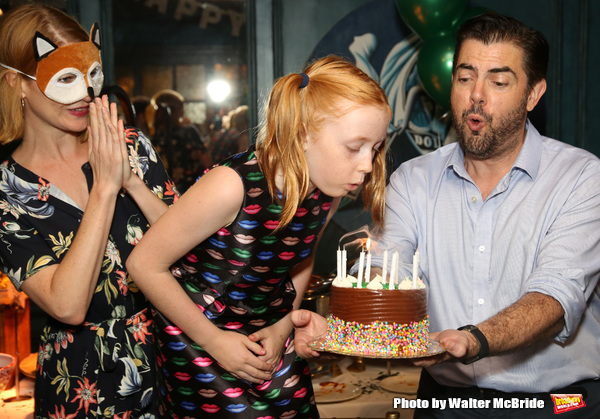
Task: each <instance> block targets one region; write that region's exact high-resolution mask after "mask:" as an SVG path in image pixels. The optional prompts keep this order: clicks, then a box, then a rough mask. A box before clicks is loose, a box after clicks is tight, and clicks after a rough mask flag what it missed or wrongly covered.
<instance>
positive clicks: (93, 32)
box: [90, 23, 102, 50]
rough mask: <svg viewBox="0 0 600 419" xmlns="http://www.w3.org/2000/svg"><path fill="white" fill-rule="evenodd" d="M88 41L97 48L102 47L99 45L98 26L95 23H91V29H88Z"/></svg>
mask: <svg viewBox="0 0 600 419" xmlns="http://www.w3.org/2000/svg"><path fill="white" fill-rule="evenodd" d="M90 41H91V42H92V43H93V44H94V45H96V47H97V48H98V49H99V50H100V49H102V47H101V46H100V27H99V26H98V24H97V23H94V24H93V25H92V29H91V30H90Z"/></svg>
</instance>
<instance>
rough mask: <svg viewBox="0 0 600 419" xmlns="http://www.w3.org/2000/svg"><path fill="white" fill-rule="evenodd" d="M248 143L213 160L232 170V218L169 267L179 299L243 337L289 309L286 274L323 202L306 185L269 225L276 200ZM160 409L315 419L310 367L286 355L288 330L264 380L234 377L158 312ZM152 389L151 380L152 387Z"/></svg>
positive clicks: (308, 244) (304, 249) (323, 213)
mask: <svg viewBox="0 0 600 419" xmlns="http://www.w3.org/2000/svg"><path fill="white" fill-rule="evenodd" d="M253 150H254V147H251V148H250V149H249V150H248V151H246V152H245V153H241V154H238V155H235V156H233V157H230V158H228V159H227V160H225V161H224V162H223V163H221V165H222V166H229V167H231V168H232V169H233V170H235V171H237V172H238V174H239V175H240V177H241V179H242V182H243V185H244V191H245V196H244V201H243V204H242V208H241V210H240V211H239V213H238V215H237V217H236V219H235V220H234V221H233V222H232V223H231V224H230V225H229V226H227V227H224V228H222V229H220V230H219V231H218V232H216V233H215V234H213V235H212V236H211V237H209V238H208V239H207V240H205V241H204V242H202V243H201V244H200V245H199V246H197V247H196V248H195V249H194V250H193V251H191V252H190V253H189V254H188V255H186V256H185V257H184V258H182V259H181V260H180V261H179V262H178V263H177V264H175V265H174V266H173V267H172V273H173V275H174V276H175V278H176V279H177V280H178V281H179V283H180V285H181V287H182V288H183V289H184V290H185V292H186V293H187V294H188V296H189V297H190V298H191V299H192V300H193V301H194V302H195V303H196V304H197V305H198V307H199V309H200V310H202V311H203V312H204V314H205V315H206V316H207V317H208V319H209V320H211V322H213V323H214V324H215V325H216V326H218V327H219V328H221V329H223V330H230V331H236V332H239V333H243V334H244V335H249V334H251V333H253V332H255V331H257V330H260V329H262V328H264V327H266V326H269V325H270V324H273V323H275V322H277V321H278V320H280V319H281V318H283V317H284V316H285V315H286V314H287V313H289V312H290V311H291V310H292V303H293V301H294V298H295V297H296V290H295V289H294V285H293V284H292V280H291V277H290V270H292V269H293V268H294V266H296V265H297V264H298V263H300V262H302V261H304V260H306V258H308V257H309V256H310V255H311V254H312V252H313V250H314V246H315V244H316V241H317V236H318V234H319V232H320V231H321V229H322V228H323V225H324V224H325V221H326V218H327V214H328V213H329V209H330V208H331V203H332V198H331V197H329V196H326V195H325V194H322V193H321V192H320V191H319V190H316V191H315V192H314V193H312V194H311V195H310V196H309V197H307V198H306V199H305V200H304V201H303V202H302V203H301V205H300V206H299V208H298V210H297V212H296V214H295V216H294V218H293V219H292V222H291V223H290V224H289V225H288V226H287V227H286V228H283V229H281V230H278V231H276V232H275V231H274V229H275V228H276V227H277V226H278V224H279V218H280V213H281V206H280V205H278V204H277V203H276V202H275V201H274V200H273V198H272V197H271V195H270V194H269V191H268V188H267V182H266V180H265V176H264V175H263V173H262V172H261V171H260V168H259V166H258V164H257V160H256V158H255V156H254V152H253ZM154 315H155V317H154V319H155V327H156V338H157V343H158V345H159V348H160V352H161V353H159V354H158V356H159V358H158V364H159V369H158V374H159V381H161V382H162V383H163V385H162V386H161V387H160V395H161V398H162V400H161V409H164V411H161V414H164V415H165V416H167V417H173V418H184V417H190V418H192V417H203V418H204V417H215V418H221V417H231V418H259V417H264V418H280V417H281V418H292V417H295V418H316V417H318V415H319V414H318V411H317V408H316V404H315V400H314V393H313V389H312V384H311V380H310V370H309V367H308V364H307V363H306V361H305V360H303V359H302V358H300V357H298V356H297V355H296V353H295V351H294V345H293V333H292V334H291V335H290V336H289V337H288V339H287V342H286V343H285V347H284V349H283V351H284V354H283V357H282V360H281V362H280V364H279V365H278V366H277V368H276V370H275V372H274V373H273V377H272V379H271V380H270V381H267V382H265V383H264V384H260V385H257V384H251V383H248V382H246V381H244V380H241V379H237V378H235V377H234V376H233V375H232V374H230V373H229V372H227V371H226V370H224V369H223V368H222V367H221V366H220V365H218V364H217V362H216V361H215V359H214V358H213V357H212V356H211V355H210V354H209V353H208V352H206V351H204V350H203V349H202V348H201V347H199V346H198V345H197V344H196V343H195V342H193V341H191V340H190V339H189V338H188V337H187V336H186V335H185V334H184V333H182V332H181V330H180V329H178V328H177V326H176V325H175V324H173V323H171V322H170V321H169V320H168V319H167V318H166V317H164V316H162V315H161V314H160V313H156V312H154ZM159 385H160V384H159Z"/></svg>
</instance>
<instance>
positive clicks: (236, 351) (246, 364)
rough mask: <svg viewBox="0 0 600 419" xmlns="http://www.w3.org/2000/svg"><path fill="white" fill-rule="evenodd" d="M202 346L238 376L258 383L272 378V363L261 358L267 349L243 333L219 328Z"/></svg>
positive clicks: (225, 367)
mask: <svg viewBox="0 0 600 419" xmlns="http://www.w3.org/2000/svg"><path fill="white" fill-rule="evenodd" d="M202 347H203V348H204V350H206V351H207V352H208V353H209V354H210V355H211V356H212V357H213V358H214V359H215V360H216V361H217V362H218V363H219V365H221V366H222V367H223V368H224V369H226V370H227V371H229V372H230V373H232V374H233V375H234V376H236V377H238V378H241V379H243V380H246V381H249V382H251V383H257V384H262V383H264V382H265V380H270V379H271V365H270V364H268V363H267V362H265V361H263V360H261V359H260V358H259V356H264V355H265V354H266V351H265V350H264V349H263V348H262V347H261V346H260V345H259V344H258V343H254V342H252V341H250V339H248V337H247V336H244V335H242V334H241V333H237V332H231V331H226V330H220V329H219V331H218V333H217V334H215V335H214V337H213V338H212V339H210V341H209V342H208V343H205V344H204V345H202Z"/></svg>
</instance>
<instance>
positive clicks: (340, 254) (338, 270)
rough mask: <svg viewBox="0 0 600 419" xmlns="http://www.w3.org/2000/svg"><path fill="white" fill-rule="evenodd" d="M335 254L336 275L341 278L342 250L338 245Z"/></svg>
mask: <svg viewBox="0 0 600 419" xmlns="http://www.w3.org/2000/svg"><path fill="white" fill-rule="evenodd" d="M336 256H337V260H336V262H337V275H338V278H340V279H341V278H342V250H341V249H340V248H339V247H338V250H337V253H336Z"/></svg>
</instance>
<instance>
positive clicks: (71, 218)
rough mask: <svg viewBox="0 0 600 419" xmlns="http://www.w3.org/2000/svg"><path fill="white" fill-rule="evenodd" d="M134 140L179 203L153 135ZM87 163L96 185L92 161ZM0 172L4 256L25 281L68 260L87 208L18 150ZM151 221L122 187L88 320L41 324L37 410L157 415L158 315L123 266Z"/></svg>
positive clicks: (51, 414) (142, 167)
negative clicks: (25, 163)
mask: <svg viewBox="0 0 600 419" xmlns="http://www.w3.org/2000/svg"><path fill="white" fill-rule="evenodd" d="M126 142H127V148H128V151H129V160H130V164H131V167H132V169H133V170H134V172H135V174H136V175H137V176H139V177H140V178H141V179H142V180H143V181H144V182H145V183H146V185H147V186H148V187H149V188H150V189H151V190H152V191H153V192H154V193H155V194H156V195H157V196H159V197H160V198H161V199H163V201H165V202H166V203H167V204H172V203H173V202H174V201H175V200H176V199H177V191H176V189H174V187H173V183H172V182H171V180H170V179H169V178H168V176H167V174H166V172H165V170H164V167H163V165H162V162H161V160H160V158H158V155H157V154H156V152H155V151H154V149H153V148H152V145H151V144H150V141H149V140H148V139H147V138H146V137H144V136H143V134H142V133H141V132H139V131H137V130H135V129H127V131H126ZM82 170H83V172H84V173H85V176H86V178H87V182H88V188H90V189H91V186H92V182H93V176H92V170H91V167H90V165H89V164H88V163H86V164H85V165H83V167H82ZM0 175H1V178H0V261H1V264H2V267H3V270H4V271H5V272H6V273H7V274H8V275H9V277H10V278H11V280H12V282H13V283H14V284H15V286H16V287H17V288H20V286H21V284H22V283H23V282H24V281H26V280H27V278H28V277H29V276H31V275H33V274H35V273H36V272H38V271H39V270H41V269H43V268H44V267H46V266H49V265H51V264H56V263H60V262H61V261H62V259H63V258H64V256H65V255H66V253H67V252H68V250H69V247H70V246H71V243H72V242H73V239H74V237H75V235H76V234H77V229H78V227H79V223H80V221H81V217H82V216H83V210H82V209H81V208H79V207H78V206H77V204H75V203H74V202H73V201H72V200H71V199H70V198H69V197H68V196H67V195H65V194H64V193H63V192H62V191H60V190H59V189H58V188H56V187H55V186H54V185H52V184H51V183H49V182H48V181H47V180H46V179H43V178H41V177H39V176H37V175H36V174H35V173H32V172H31V171H29V170H27V169H26V168H24V167H22V166H20V165H19V164H18V163H16V162H15V161H14V160H13V159H12V158H10V157H9V158H8V159H7V160H6V161H4V162H2V163H1V164H0ZM148 227H149V226H148V222H147V220H146V219H145V218H144V216H143V215H142V211H141V210H140V209H139V207H138V206H137V205H136V204H135V202H134V201H133V199H132V198H130V197H129V196H128V195H126V194H124V193H121V194H120V195H119V196H118V197H117V201H116V207H115V214H114V219H113V224H112V226H111V229H110V235H109V237H108V241H107V243H106V252H105V255H104V260H103V263H102V268H101V272H100V277H99V278H98V283H97V286H96V290H95V293H94V295H93V297H92V301H91V305H90V308H89V310H88V313H87V315H86V319H85V322H84V323H83V324H81V325H79V326H72V325H67V324H63V323H60V322H58V321H57V320H55V319H53V318H51V317H49V318H48V322H47V324H46V325H45V327H44V328H43V331H42V335H41V338H40V349H39V353H38V366H37V373H36V385H35V415H36V418H56V419H58V418H88V417H96V418H103V417H106V418H115V419H116V418H119V419H123V418H134V417H135V418H153V417H156V403H155V399H156V394H155V385H156V382H155V380H156V376H155V368H154V365H155V364H154V362H155V356H154V350H153V344H154V339H153V336H152V321H151V318H150V313H149V312H148V309H147V307H148V303H147V301H146V300H145V298H144V296H143V295H142V294H141V292H140V291H139V290H138V289H137V288H136V286H135V284H134V283H132V282H131V278H130V277H129V275H128V274H127V272H126V270H125V261H126V260H127V257H128V256H129V254H130V253H131V251H132V250H133V246H134V245H135V244H136V243H137V242H138V241H139V240H140V239H141V237H142V234H143V233H144V232H145V231H146V230H147V229H148ZM76 280H77V278H73V281H76Z"/></svg>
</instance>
